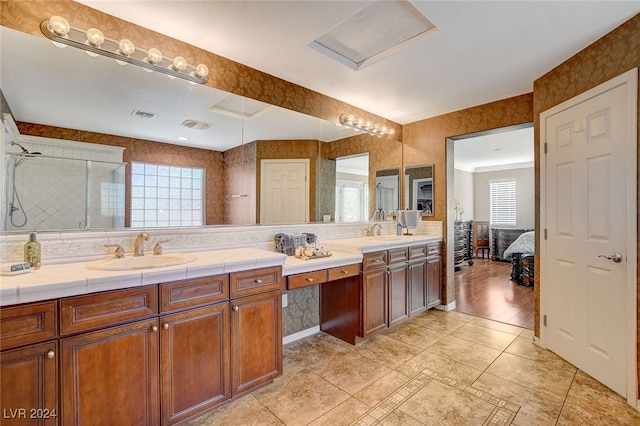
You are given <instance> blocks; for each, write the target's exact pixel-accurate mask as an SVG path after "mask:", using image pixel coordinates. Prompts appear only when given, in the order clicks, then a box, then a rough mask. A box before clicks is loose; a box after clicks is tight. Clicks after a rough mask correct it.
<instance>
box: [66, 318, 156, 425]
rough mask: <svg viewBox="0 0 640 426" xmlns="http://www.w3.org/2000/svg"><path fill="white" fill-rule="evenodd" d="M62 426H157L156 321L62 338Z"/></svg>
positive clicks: (140, 322)
mask: <svg viewBox="0 0 640 426" xmlns="http://www.w3.org/2000/svg"><path fill="white" fill-rule="evenodd" d="M60 352H61V357H62V359H61V388H60V389H61V397H62V402H61V412H62V423H63V424H64V425H90V424H104V425H108V424H121V423H122V422H123V419H126V422H127V424H140V425H152V424H159V418H160V399H159V390H158V379H159V370H158V319H157V318H149V319H146V320H142V321H136V322H133V323H129V324H125V325H120V326H116V327H111V328H107V329H104V330H98V331H93V332H89V333H85V334H80V335H77V336H73V337H68V338H63V339H61V340H60Z"/></svg>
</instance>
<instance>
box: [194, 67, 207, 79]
mask: <svg viewBox="0 0 640 426" xmlns="http://www.w3.org/2000/svg"><path fill="white" fill-rule="evenodd" d="M194 75H195V76H196V77H201V78H205V77H206V76H208V75H209V68H207V66H206V65H205V64H198V65H196V70H195V72H194Z"/></svg>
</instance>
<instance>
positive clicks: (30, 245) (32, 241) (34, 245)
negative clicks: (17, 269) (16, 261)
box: [24, 232, 41, 269]
mask: <svg viewBox="0 0 640 426" xmlns="http://www.w3.org/2000/svg"><path fill="white" fill-rule="evenodd" d="M40 251H41V247H40V243H39V242H37V241H36V233H35V232H31V233H30V234H29V241H27V243H26V244H25V245H24V261H25V262H29V265H31V269H38V268H39V267H40Z"/></svg>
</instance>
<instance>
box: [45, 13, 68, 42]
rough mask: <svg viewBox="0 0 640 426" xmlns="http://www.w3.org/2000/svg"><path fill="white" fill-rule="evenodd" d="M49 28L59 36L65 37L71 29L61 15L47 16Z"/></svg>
mask: <svg viewBox="0 0 640 426" xmlns="http://www.w3.org/2000/svg"><path fill="white" fill-rule="evenodd" d="M49 29H50V30H51V31H53V32H54V33H55V34H56V35H58V36H60V37H66V36H67V33H68V32H69V31H71V25H69V23H68V22H67V20H66V19H64V18H63V17H62V16H56V15H54V16H52V17H51V18H49Z"/></svg>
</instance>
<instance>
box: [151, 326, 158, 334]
mask: <svg viewBox="0 0 640 426" xmlns="http://www.w3.org/2000/svg"><path fill="white" fill-rule="evenodd" d="M151 331H153V332H154V333H157V332H158V326H157V325H154V326H153V327H151Z"/></svg>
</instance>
